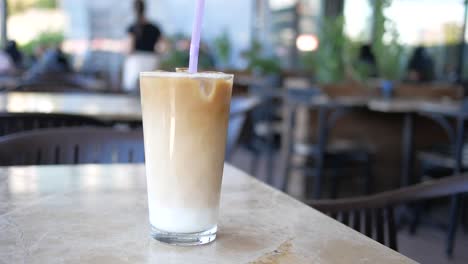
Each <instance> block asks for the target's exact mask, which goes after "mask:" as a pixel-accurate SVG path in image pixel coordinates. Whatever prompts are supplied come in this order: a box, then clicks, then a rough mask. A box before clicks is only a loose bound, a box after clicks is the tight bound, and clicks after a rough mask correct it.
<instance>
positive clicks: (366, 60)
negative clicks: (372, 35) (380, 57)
mask: <svg viewBox="0 0 468 264" xmlns="http://www.w3.org/2000/svg"><path fill="white" fill-rule="evenodd" d="M358 62H359V66H360V68H362V71H364V72H365V75H367V77H377V76H378V70H377V60H376V59H375V55H374V52H373V51H372V47H371V45H369V44H364V45H362V46H361V48H360V50H359V58H358Z"/></svg>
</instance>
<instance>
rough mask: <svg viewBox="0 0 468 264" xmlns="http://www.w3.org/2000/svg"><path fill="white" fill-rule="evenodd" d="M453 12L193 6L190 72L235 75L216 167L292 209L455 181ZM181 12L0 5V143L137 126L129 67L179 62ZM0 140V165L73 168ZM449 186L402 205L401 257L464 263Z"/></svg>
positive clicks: (157, 3) (70, 2)
mask: <svg viewBox="0 0 468 264" xmlns="http://www.w3.org/2000/svg"><path fill="white" fill-rule="evenodd" d="M467 5H468V1H463V0H353V1H351V0H347V1H345V0H327V1H325V0H236V1H222V0H207V1H206V11H205V18H204V23H203V31H202V44H201V51H200V68H201V69H202V70H206V71H213V70H217V71H223V72H230V73H234V74H235V76H236V77H235V82H234V92H233V93H234V99H233V103H232V106H231V119H230V127H229V134H228V150H227V160H228V161H229V162H231V163H233V164H234V165H235V166H237V167H240V168H241V169H243V170H246V171H248V172H249V173H250V174H251V175H253V176H255V177H257V178H259V179H260V180H262V181H264V182H266V183H267V184H270V185H271V186H273V187H275V188H277V189H279V190H281V191H284V192H287V193H288V194H290V195H292V196H294V197H296V198H298V199H300V200H302V201H306V202H308V201H310V200H313V201H316V200H318V199H322V198H327V199H336V198H342V199H349V198H350V197H355V196H361V195H370V194H375V193H381V192H384V191H392V190H393V191H394V190H397V191H398V190H400V191H405V190H406V189H401V188H405V187H408V186H410V185H414V184H422V183H427V182H434V181H437V180H441V179H442V180H443V179H445V178H448V177H457V176H458V175H459V174H461V173H463V172H464V171H466V168H468V152H465V150H466V151H468V148H465V143H464V139H465V137H466V133H465V120H466V119H467V117H468V107H467V106H468V103H467V101H466V95H467V91H468V90H467V89H468V82H467V80H468V60H467V57H468V47H467V45H466V40H467V37H468V36H467V34H466V21H467ZM194 8H195V1H187V0H146V1H134V0H120V1H111V0H99V1H91V0H80V1H77V0H1V1H0V11H1V12H0V37H1V42H0V43H1V51H0V90H1V92H0V110H1V111H0V112H1V113H0V116H1V117H0V118H1V119H0V137H2V136H6V135H10V134H14V133H17V132H24V131H32V132H31V133H35V132H34V131H35V130H39V129H44V128H46V129H51V128H53V129H58V130H59V131H58V132H57V131H55V132H54V133H66V132H63V131H60V128H62V127H72V126H73V127H76V126H99V127H101V128H102V127H105V128H106V129H110V130H113V131H114V132H115V130H116V129H117V130H119V131H122V130H123V131H127V132H128V131H135V130H139V129H141V108H140V102H139V97H138V95H139V88H138V75H139V72H141V71H152V70H169V71H172V70H174V69H175V68H184V67H187V66H188V58H189V53H188V50H189V47H190V35H191V30H192V20H193V15H194V14H193V13H194ZM80 133H81V132H80ZM110 133H111V134H112V133H113V132H110ZM129 133H131V132H129ZM111 134H109V136H108V137H107V138H112V137H111ZM54 135H55V134H54ZM61 135H62V134H61ZM63 135H65V134H63ZM68 135H71V134H68ZM73 135H75V136H74V137H75V138H73V137H70V138H69V139H68V140H78V139H77V137H76V133H75V134H73ZM23 136H24V137H26V136H27V135H26V134H25V135H21V137H23ZM133 136H135V135H134V134H132V137H133ZM57 138H61V137H57ZM64 138H65V137H64ZM53 139H54V137H50V136H49V137H47V140H53ZM23 140H26V139H23ZM44 140H45V141H44ZM47 140H46V139H43V140H42V141H41V142H42V143H43V142H47ZM138 140H139V142H140V148H139V151H140V152H142V146H141V145H142V138H141V135H139V137H138ZM36 141H37V140H36ZM25 142H26V141H25ZM27 142H29V141H27ZM36 143H37V142H36ZM42 143H41V144H42ZM117 143H118V141H117ZM54 144H58V143H53V142H52V141H51V143H50V146H55V145H54ZM77 144H78V143H77ZM8 146H9V145H8ZM33 146H34V144H33V143H29V145H28V147H29V148H30V149H32V148H33ZM41 146H43V145H41ZM5 148H6V147H5V146H3V150H2V145H1V144H0V165H2V166H5V165H43V164H61V163H66V164H68V163H72V164H77V163H80V162H78V161H77V160H73V161H67V162H59V158H58V157H56V158H55V160H49V161H47V162H41V160H42V159H43V158H44V157H41V156H40V154H39V156H38V157H35V158H32V159H30V160H29V161H28V162H24V161H23V162H16V163H15V162H11V161H10V160H8V159H5V156H8V158H11V156H12V155H13V154H12V153H11V152H9V151H10V150H11V149H5ZM23 148H24V146H23ZM26 149H27V148H26ZM2 151H3V152H6V153H7V154H6V155H4V156H2V155H1V154H2V153H1V152H2ZM22 151H23V150H22V149H21V148H19V147H18V148H17V150H16V152H18V153H19V154H21V152H22ZM24 151H25V150H24ZM16 152H15V153H16ZM18 153H17V154H18ZM38 153H41V152H40V151H38ZM93 155H94V154H93ZM139 157H140V159H138V160H134V159H132V158H130V159H129V160H126V162H127V163H128V162H131V163H132V162H142V161H143V154H141V156H139ZM89 162H90V160H88V163H89ZM94 162H95V161H94ZM106 162H108V161H106ZM106 162H104V163H106ZM91 163H92V162H91ZM454 175H455V176H454ZM462 184H465V186H466V182H465V183H460V184H458V185H459V186H460V185H462ZM13 186H14V185H13ZM23 187H24V186H23ZM23 187H21V186H20V187H18V189H15V190H13V191H19V192H21V191H25V189H24V188H23ZM442 187H443V186H442ZM442 187H441V188H442ZM22 188H23V189H22ZM38 188H39V187H38ZM444 188H445V187H444ZM26 189H27V188H26ZM418 190H419V189H411V191H405V192H404V193H410V194H414V195H415V196H418V195H419V196H418V197H421V195H422V194H421V193H420V192H418ZM444 190H446V189H444ZM449 190H450V191H449V197H448V198H447V197H446V198H443V199H440V197H437V198H438V199H430V200H428V201H426V202H420V203H416V204H413V203H409V200H411V199H408V200H407V201H403V206H402V208H400V209H401V210H399V211H398V212H397V214H396V220H397V223H398V241H399V248H398V250H399V251H400V252H401V253H403V254H405V255H407V256H409V257H411V258H414V259H415V260H417V261H420V262H422V263H468V253H467V251H466V250H465V249H466V248H468V233H467V231H468V216H467V215H468V210H467V207H468V202H467V201H468V198H467V197H466V195H461V194H459V191H458V192H457V191H456V190H455V189H453V188H452V189H450V188H449ZM434 193H440V192H436V191H435V192H434ZM400 194H401V193H390V195H389V196H390V197H396V196H398V195H400ZM404 197H406V196H404ZM431 198H434V197H431ZM369 199H372V197H370V198H369ZM390 200H391V199H390ZM400 203H401V201H400ZM311 204H312V205H314V202H311ZM392 218H393V216H392ZM341 220H342V222H346V221H344V219H341ZM379 242H381V241H379ZM455 245H456V246H455Z"/></svg>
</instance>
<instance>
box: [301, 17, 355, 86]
mask: <svg viewBox="0 0 468 264" xmlns="http://www.w3.org/2000/svg"><path fill="white" fill-rule="evenodd" d="M344 23H345V20H344V17H343V16H337V17H324V18H323V20H322V22H321V31H320V33H319V40H320V45H319V48H318V50H317V51H315V52H307V53H303V54H302V65H303V67H304V68H305V69H308V70H310V71H313V72H314V76H315V79H316V81H317V82H318V83H333V82H339V81H342V80H344V79H345V77H346V62H347V57H346V56H345V55H344V54H345V52H346V50H347V45H348V44H347V43H348V39H347V38H346V36H345V35H344V34H343V28H344Z"/></svg>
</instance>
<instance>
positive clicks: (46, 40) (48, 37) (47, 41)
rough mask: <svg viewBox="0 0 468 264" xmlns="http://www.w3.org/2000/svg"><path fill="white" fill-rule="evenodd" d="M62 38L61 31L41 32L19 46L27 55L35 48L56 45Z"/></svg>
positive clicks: (31, 53) (32, 52)
mask: <svg viewBox="0 0 468 264" xmlns="http://www.w3.org/2000/svg"><path fill="white" fill-rule="evenodd" d="M63 40H64V36H63V33H62V32H52V31H48V32H42V33H41V34H39V36H37V37H36V38H35V39H33V40H32V41H30V42H29V43H26V44H24V45H22V46H20V49H21V51H22V52H24V53H25V54H27V55H33V54H34V51H35V49H36V48H38V47H51V46H58V45H60V44H61V43H62V42H63Z"/></svg>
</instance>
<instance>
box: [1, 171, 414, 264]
mask: <svg viewBox="0 0 468 264" xmlns="http://www.w3.org/2000/svg"><path fill="white" fill-rule="evenodd" d="M221 199H222V202H221V212H220V220H219V230H220V231H219V233H218V238H217V240H216V241H215V242H214V243H212V244H209V245H207V246H201V247H176V246H169V245H165V244H162V243H159V242H157V241H155V240H153V239H152V238H150V236H149V223H148V215H147V201H146V180H145V173H144V167H143V166H142V165H102V166H101V165H86V166H49V167H12V168H3V169H0V234H1V235H0V263H117V264H118V263H205V264H207V263H208V264H209V263H259V264H260V263H413V261H412V260H410V259H408V258H406V257H404V256H402V255H400V254H399V253H397V252H395V251H392V250H390V249H388V248H387V247H385V246H383V245H380V244H378V243H377V242H374V241H373V240H371V239H368V238H367V237H365V236H363V235H361V234H360V233H357V232H355V231H353V230H352V229H349V228H348V227H346V226H344V225H341V224H340V223H338V222H336V221H334V220H332V219H331V218H328V217H327V216H325V215H323V214H321V213H319V212H317V211H316V210H314V209H312V208H310V207H308V206H306V205H304V204H302V203H301V202H299V201H297V200H294V199H292V198H290V197H289V196H287V195H285V194H283V193H281V192H278V191H276V190H273V189H272V188H270V187H267V186H266V185H264V184H263V183H260V182H259V181H257V180H255V179H253V178H251V177H249V176H247V175H246V174H244V173H243V172H241V171H239V170H237V169H235V168H234V167H232V166H230V165H226V166H225V172H224V180H223V189H222V198H221Z"/></svg>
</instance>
